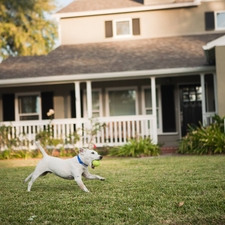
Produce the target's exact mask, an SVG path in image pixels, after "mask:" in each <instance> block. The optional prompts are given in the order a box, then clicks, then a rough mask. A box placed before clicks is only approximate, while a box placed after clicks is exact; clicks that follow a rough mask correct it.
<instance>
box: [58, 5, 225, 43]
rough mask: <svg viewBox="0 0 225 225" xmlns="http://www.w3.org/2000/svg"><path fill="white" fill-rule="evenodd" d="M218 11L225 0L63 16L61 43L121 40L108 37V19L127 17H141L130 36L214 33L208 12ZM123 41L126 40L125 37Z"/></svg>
mask: <svg viewBox="0 0 225 225" xmlns="http://www.w3.org/2000/svg"><path fill="white" fill-rule="evenodd" d="M217 10H218V11H219V10H220V11H221V10H225V1H216V2H204V3H202V4H201V5H200V6H198V7H190V8H178V9H169V10H156V11H144V12H135V13H124V14H110V15H99V16H92V17H91V16H86V17H76V18H64V19H61V20H60V27H61V44H62V45H68V44H70V45H71V44H80V43H94V42H107V41H117V40H121V38H120V39H118V38H113V37H112V38H106V37H105V21H111V20H118V19H126V18H132V19H135V18H139V19H140V30H141V33H140V35H134V36H132V37H130V38H128V39H140V38H158V37H168V36H180V35H191V34H204V33H210V32H215V31H207V30H206V29H205V12H209V11H217ZM181 21H182V23H181ZM78 31H79V32H78ZM126 39H127V38H126ZM122 40H125V39H124V38H122Z"/></svg>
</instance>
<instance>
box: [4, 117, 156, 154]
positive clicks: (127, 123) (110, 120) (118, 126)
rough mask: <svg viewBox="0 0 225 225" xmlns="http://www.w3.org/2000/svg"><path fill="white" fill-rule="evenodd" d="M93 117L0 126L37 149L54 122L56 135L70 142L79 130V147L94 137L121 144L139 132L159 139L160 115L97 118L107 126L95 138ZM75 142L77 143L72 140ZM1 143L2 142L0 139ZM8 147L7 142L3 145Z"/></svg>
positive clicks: (97, 141)
mask: <svg viewBox="0 0 225 225" xmlns="http://www.w3.org/2000/svg"><path fill="white" fill-rule="evenodd" d="M91 121H92V120H90V119H87V118H82V119H79V120H78V119H54V120H52V121H50V120H41V121H39V120H35V121H34V120H33V121H20V122H1V123H0V126H2V125H5V126H9V129H10V130H8V132H7V135H8V139H15V138H18V139H19V140H20V141H21V143H22V144H21V145H22V146H20V148H21V149H22V148H25V146H27V147H28V148H29V149H30V150H33V149H36V146H35V140H36V135H37V134H38V133H39V132H41V131H43V130H46V129H48V127H49V125H50V124H51V127H52V138H54V139H61V140H62V141H63V144H66V143H67V139H68V137H69V135H71V134H73V133H74V132H78V133H79V134H80V136H81V140H80V141H79V142H77V143H76V144H75V145H76V146H77V147H81V146H83V147H87V146H88V144H89V143H90V142H91V141H92V142H93V143H94V144H95V145H96V146H97V147H103V146H121V145H123V144H125V143H127V141H128V140H129V139H130V138H134V137H136V136H139V137H143V138H146V137H150V138H151V139H152V141H153V142H154V143H157V130H156V129H157V126H156V123H157V121H156V117H154V116H152V115H140V116H115V117H100V118H97V119H96V120H94V121H97V122H98V123H100V124H105V127H104V128H103V129H101V130H100V131H98V132H97V134H96V135H94V136H93V139H92V140H91V135H90V134H89V133H90V131H91V127H92V125H93V122H91ZM70 144H72V145H73V143H70ZM0 146H1V143H0ZM1 148H4V146H1Z"/></svg>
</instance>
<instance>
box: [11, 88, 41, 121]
mask: <svg viewBox="0 0 225 225" xmlns="http://www.w3.org/2000/svg"><path fill="white" fill-rule="evenodd" d="M32 95H37V96H38V105H39V106H38V107H39V112H38V113H27V114H26V115H28V116H33V115H38V120H41V119H42V115H41V111H42V110H41V93H40V92H26V93H16V94H15V112H16V121H21V120H20V115H22V114H19V101H18V97H20V96H32Z"/></svg>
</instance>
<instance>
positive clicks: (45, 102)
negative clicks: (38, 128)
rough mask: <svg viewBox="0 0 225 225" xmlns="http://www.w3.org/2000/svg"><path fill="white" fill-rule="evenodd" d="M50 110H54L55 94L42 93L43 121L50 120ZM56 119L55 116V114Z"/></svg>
mask: <svg viewBox="0 0 225 225" xmlns="http://www.w3.org/2000/svg"><path fill="white" fill-rule="evenodd" d="M49 109H54V105H53V92H42V93H41V112H42V119H43V120H45V119H49V117H48V116H47V112H48V111H49ZM53 118H54V114H53Z"/></svg>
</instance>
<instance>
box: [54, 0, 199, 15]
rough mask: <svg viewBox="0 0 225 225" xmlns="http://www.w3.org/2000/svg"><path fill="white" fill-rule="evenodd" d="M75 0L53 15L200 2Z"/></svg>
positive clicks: (188, 0)
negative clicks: (145, 2)
mask: <svg viewBox="0 0 225 225" xmlns="http://www.w3.org/2000/svg"><path fill="white" fill-rule="evenodd" d="M143 2H144V0H113V1H112V0H77V1H73V2H72V3H70V4H69V5H67V6H66V7H64V8H63V9H61V10H59V11H58V12H57V13H56V14H54V15H53V17H55V18H57V19H61V18H70V17H80V16H90V15H102V14H111V13H125V12H137V11H138V12H139V11H148V10H159V9H169V8H180V7H192V6H198V5H200V4H201V0H161V1H159V2H158V0H153V2H152V3H151V1H148V2H149V3H150V4H144V3H143Z"/></svg>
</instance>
